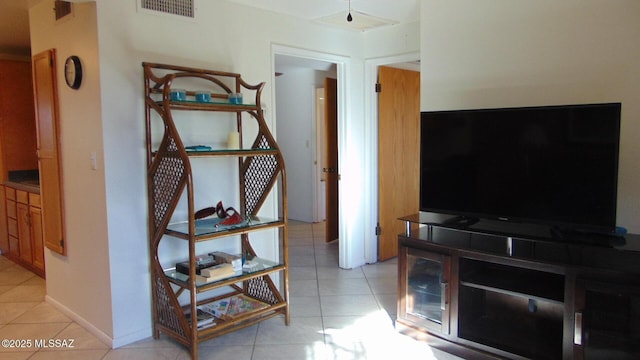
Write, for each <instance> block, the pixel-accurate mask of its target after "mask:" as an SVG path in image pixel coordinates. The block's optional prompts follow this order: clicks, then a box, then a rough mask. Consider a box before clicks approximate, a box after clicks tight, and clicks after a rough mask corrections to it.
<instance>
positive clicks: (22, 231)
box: [16, 203, 33, 264]
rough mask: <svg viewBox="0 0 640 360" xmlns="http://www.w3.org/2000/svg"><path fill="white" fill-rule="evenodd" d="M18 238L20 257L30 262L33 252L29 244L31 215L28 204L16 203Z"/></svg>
mask: <svg viewBox="0 0 640 360" xmlns="http://www.w3.org/2000/svg"><path fill="white" fill-rule="evenodd" d="M16 208H17V210H18V240H19V242H20V258H21V259H22V260H24V261H25V262H27V263H28V264H31V262H32V261H33V253H32V246H31V215H30V213H29V205H26V204H22V203H18V205H17V207H16Z"/></svg>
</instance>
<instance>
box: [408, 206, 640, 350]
mask: <svg viewBox="0 0 640 360" xmlns="http://www.w3.org/2000/svg"><path fill="white" fill-rule="evenodd" d="M401 220H403V221H405V222H407V226H406V229H407V232H406V233H405V234H402V235H399V257H398V280H399V294H398V318H397V321H396V327H397V329H398V331H400V332H402V333H406V334H408V335H411V336H414V337H416V338H418V339H422V340H424V341H427V342H428V343H430V344H431V345H432V346H434V347H437V348H440V349H442V350H444V351H446V352H450V353H453V354H455V355H457V356H460V357H463V358H480V359H482V358H486V359H496V358H502V359H529V358H532V359H613V358H615V359H636V358H640V327H638V325H637V324H639V323H640V306H638V304H640V276H639V275H640V235H633V234H629V235H626V236H625V237H624V238H623V239H624V240H625V241H624V244H617V243H616V242H611V241H610V242H606V243H604V242H601V241H600V240H601V239H597V240H596V242H597V243H598V245H593V244H585V243H575V242H563V241H559V240H554V239H552V238H551V237H550V236H547V237H536V236H527V235H524V236H523V235H522V234H514V233H511V234H510V233H508V232H506V231H501V230H502V229H499V228H497V229H491V230H487V229H483V230H479V226H472V227H470V226H465V227H464V228H461V227H460V224H459V222H458V221H457V219H454V220H453V221H449V220H450V219H449V218H448V217H447V216H443V215H441V214H428V213H421V214H416V215H412V216H407V217H403V218H401ZM417 225H420V226H417ZM584 236H589V235H588V234H584Z"/></svg>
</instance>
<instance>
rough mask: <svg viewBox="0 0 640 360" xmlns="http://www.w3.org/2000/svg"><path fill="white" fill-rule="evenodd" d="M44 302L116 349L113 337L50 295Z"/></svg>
mask: <svg viewBox="0 0 640 360" xmlns="http://www.w3.org/2000/svg"><path fill="white" fill-rule="evenodd" d="M44 301H46V302H47V303H49V304H51V306H53V307H55V308H56V309H57V310H59V311H60V312H61V313H63V314H65V315H66V316H67V317H69V318H70V319H71V320H73V321H75V322H76V323H78V325H80V326H82V327H83V328H84V329H86V330H87V331H88V332H90V333H91V334H92V335H93V336H95V337H97V338H98V340H100V341H102V342H103V343H105V344H106V345H107V346H109V347H110V348H112V349H113V348H114V346H113V343H114V340H113V338H112V337H111V336H109V335H107V334H105V333H104V332H102V330H100V329H98V328H97V327H95V326H93V324H91V323H90V322H88V321H87V320H85V319H84V318H83V317H82V316H80V315H78V314H76V313H75V312H73V311H71V309H69V308H68V307H66V306H64V305H63V304H61V303H60V302H58V301H57V300H55V299H54V298H52V297H50V296H49V295H46V296H45V297H44Z"/></svg>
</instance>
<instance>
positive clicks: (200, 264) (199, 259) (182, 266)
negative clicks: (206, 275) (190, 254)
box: [176, 255, 218, 275]
mask: <svg viewBox="0 0 640 360" xmlns="http://www.w3.org/2000/svg"><path fill="white" fill-rule="evenodd" d="M195 263H196V274H198V275H200V271H202V269H206V268H209V267H212V266H214V265H217V264H218V262H217V261H216V260H215V258H214V257H213V256H211V255H200V256H196V258H195ZM176 271H177V272H179V273H182V274H185V275H189V261H182V262H179V263H176Z"/></svg>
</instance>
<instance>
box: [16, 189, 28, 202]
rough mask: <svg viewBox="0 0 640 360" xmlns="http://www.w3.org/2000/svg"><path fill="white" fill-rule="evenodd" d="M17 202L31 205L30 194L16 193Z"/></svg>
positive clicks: (19, 191) (24, 192)
mask: <svg viewBox="0 0 640 360" xmlns="http://www.w3.org/2000/svg"><path fill="white" fill-rule="evenodd" d="M16 201H18V202H19V203H21V204H28V203H29V193H28V192H26V191H23V190H17V191H16Z"/></svg>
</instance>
